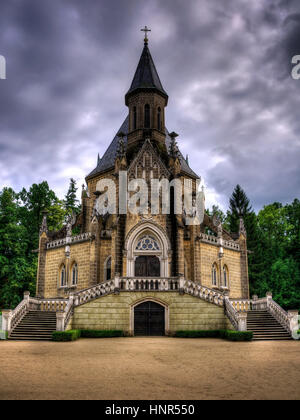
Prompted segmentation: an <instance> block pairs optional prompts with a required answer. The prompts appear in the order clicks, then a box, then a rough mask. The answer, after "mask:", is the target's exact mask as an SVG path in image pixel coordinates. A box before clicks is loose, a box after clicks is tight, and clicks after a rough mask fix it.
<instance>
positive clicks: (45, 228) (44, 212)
mask: <svg viewBox="0 0 300 420" xmlns="http://www.w3.org/2000/svg"><path fill="white" fill-rule="evenodd" d="M42 215H43V220H42V225H41V228H40V235H41V234H42V233H43V232H45V233H46V235H47V234H48V225H47V215H48V211H47V210H46V209H44V210H43V211H42Z"/></svg>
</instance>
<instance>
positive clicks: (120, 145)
mask: <svg viewBox="0 0 300 420" xmlns="http://www.w3.org/2000/svg"><path fill="white" fill-rule="evenodd" d="M118 137H119V143H118V149H117V154H116V157H117V158H120V159H122V158H123V157H125V156H126V148H125V142H124V137H125V134H124V133H123V132H122V131H120V132H119V133H118Z"/></svg>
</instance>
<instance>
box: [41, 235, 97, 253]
mask: <svg viewBox="0 0 300 420" xmlns="http://www.w3.org/2000/svg"><path fill="white" fill-rule="evenodd" d="M91 238H92V234H91V233H90V232H85V233H81V234H80V235H76V236H67V237H65V238H62V239H56V240H55V241H51V242H48V243H47V249H51V248H58V247H61V246H65V245H71V244H74V243H78V242H84V241H88V240H90V239H91Z"/></svg>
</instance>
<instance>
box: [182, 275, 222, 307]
mask: <svg viewBox="0 0 300 420" xmlns="http://www.w3.org/2000/svg"><path fill="white" fill-rule="evenodd" d="M183 283H184V285H183V291H184V292H185V293H187V294H189V295H192V296H195V297H198V298H200V299H203V300H206V301H207V302H211V303H214V304H215V305H218V306H223V304H224V295H223V293H220V292H218V291H216V290H213V289H209V288H208V287H205V286H201V284H199V283H196V282H194V281H191V280H184V279H183ZM180 289H182V288H181V287H180Z"/></svg>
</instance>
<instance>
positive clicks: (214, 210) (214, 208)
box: [205, 205, 230, 231]
mask: <svg viewBox="0 0 300 420" xmlns="http://www.w3.org/2000/svg"><path fill="white" fill-rule="evenodd" d="M205 212H206V214H207V215H208V216H210V217H213V216H214V215H216V216H217V217H218V219H219V220H220V221H221V223H222V225H223V227H224V229H225V230H228V231H229V230H230V225H229V220H228V214H225V213H224V212H223V210H222V209H220V207H219V206H217V205H213V206H212V210H209V209H206V210H205Z"/></svg>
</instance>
